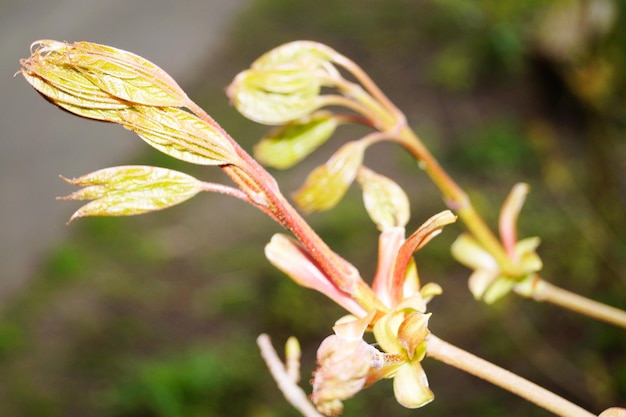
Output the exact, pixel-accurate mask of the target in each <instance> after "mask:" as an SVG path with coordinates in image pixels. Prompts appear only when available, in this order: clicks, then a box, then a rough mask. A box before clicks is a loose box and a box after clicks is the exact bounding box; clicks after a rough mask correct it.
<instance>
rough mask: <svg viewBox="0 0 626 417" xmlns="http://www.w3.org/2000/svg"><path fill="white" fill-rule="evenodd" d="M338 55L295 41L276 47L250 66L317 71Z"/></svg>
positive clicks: (328, 48) (316, 44)
mask: <svg viewBox="0 0 626 417" xmlns="http://www.w3.org/2000/svg"><path fill="white" fill-rule="evenodd" d="M337 56H339V54H338V53H337V52H336V51H335V50H333V49H332V48H330V47H328V46H326V45H324V44H321V43H318V42H312V41H295V42H289V43H285V44H283V45H280V46H277V47H276V48H274V49H272V50H271V51H269V52H266V53H265V54H263V55H261V56H260V57H259V58H257V60H256V61H254V62H253V63H252V65H251V67H252V68H253V69H271V68H277V67H286V66H290V67H292V68H293V67H300V68H303V67H304V68H310V69H317V68H320V67H323V66H326V65H328V64H329V63H330V62H331V61H332V60H333V59H334V58H335V57H337Z"/></svg>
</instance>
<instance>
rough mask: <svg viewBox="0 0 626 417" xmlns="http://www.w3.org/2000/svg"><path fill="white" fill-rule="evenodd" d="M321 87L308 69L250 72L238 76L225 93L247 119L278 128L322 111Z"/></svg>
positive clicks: (252, 70) (253, 70) (312, 72)
mask: <svg viewBox="0 0 626 417" xmlns="http://www.w3.org/2000/svg"><path fill="white" fill-rule="evenodd" d="M321 86H322V84H321V82H320V80H319V79H318V77H317V75H316V74H315V72H314V71H312V70H310V69H307V68H285V69H278V68H276V69H271V70H255V69H251V70H247V71H243V72H241V73H239V74H238V75H237V77H235V79H234V80H233V82H232V83H231V85H230V86H229V87H228V89H227V90H226V92H227V94H228V97H230V99H231V101H232V102H233V104H234V105H235V107H236V108H237V110H238V111H239V112H240V113H241V114H243V115H244V116H245V117H247V118H248V119H250V120H254V121H256V122H258V123H264V124H268V125H278V124H283V123H287V122H290V121H292V120H296V119H299V118H302V117H305V116H307V115H308V114H310V113H311V112H313V111H315V110H317V109H318V108H319V107H321V106H322V105H323V100H320V97H319V94H320V90H321Z"/></svg>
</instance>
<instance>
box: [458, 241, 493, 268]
mask: <svg viewBox="0 0 626 417" xmlns="http://www.w3.org/2000/svg"><path fill="white" fill-rule="evenodd" d="M451 251H452V256H453V257H454V258H455V259H456V260H457V261H459V262H460V263H462V264H463V265H465V266H466V267H468V268H470V269H488V270H491V271H495V270H498V264H497V262H496V260H495V259H493V257H492V256H491V255H490V254H489V252H487V251H486V250H484V249H483V248H482V246H480V245H479V244H478V242H477V241H476V240H475V239H474V238H473V237H472V236H470V235H469V234H467V233H463V234H462V235H460V236H459V237H458V238H457V239H456V240H455V241H454V243H453V244H452V247H451Z"/></svg>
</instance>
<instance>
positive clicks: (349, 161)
mask: <svg viewBox="0 0 626 417" xmlns="http://www.w3.org/2000/svg"><path fill="white" fill-rule="evenodd" d="M366 146H367V144H366V142H362V141H354V142H348V143H346V144H345V145H343V146H342V147H341V148H339V150H338V151H337V152H336V153H335V154H334V155H333V156H332V157H331V158H330V159H329V160H328V162H326V164H324V165H321V166H319V167H317V168H316V169H314V170H313V171H312V172H311V173H310V174H309V176H308V177H307V179H306V181H305V182H304V185H303V186H302V187H301V188H300V189H299V190H298V191H297V192H296V193H295V195H294V200H295V202H296V204H297V205H298V206H299V207H300V208H301V209H302V210H303V211H304V212H309V213H310V212H314V211H323V210H328V209H331V208H333V207H335V205H337V203H338V202H339V201H340V200H341V199H342V198H343V196H344V195H345V193H346V191H347V190H348V187H350V184H352V182H353V181H354V179H355V177H356V175H357V172H358V170H359V168H360V167H361V164H362V163H363V154H364V152H365V148H366Z"/></svg>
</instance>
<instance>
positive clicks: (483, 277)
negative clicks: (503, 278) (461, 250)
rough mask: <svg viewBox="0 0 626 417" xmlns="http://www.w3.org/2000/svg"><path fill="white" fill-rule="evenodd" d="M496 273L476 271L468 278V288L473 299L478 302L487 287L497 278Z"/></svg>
mask: <svg viewBox="0 0 626 417" xmlns="http://www.w3.org/2000/svg"><path fill="white" fill-rule="evenodd" d="M498 275H499V272H498V271H490V270H487V269H478V270H476V271H474V273H473V274H472V275H471V276H470V277H469V281H468V286H469V289H470V292H471V293H472V294H473V295H474V298H475V299H477V300H480V299H482V298H483V295H484V294H485V292H486V291H487V289H488V288H489V286H490V285H491V284H492V283H493V282H494V281H495V280H496V279H497V278H498Z"/></svg>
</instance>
